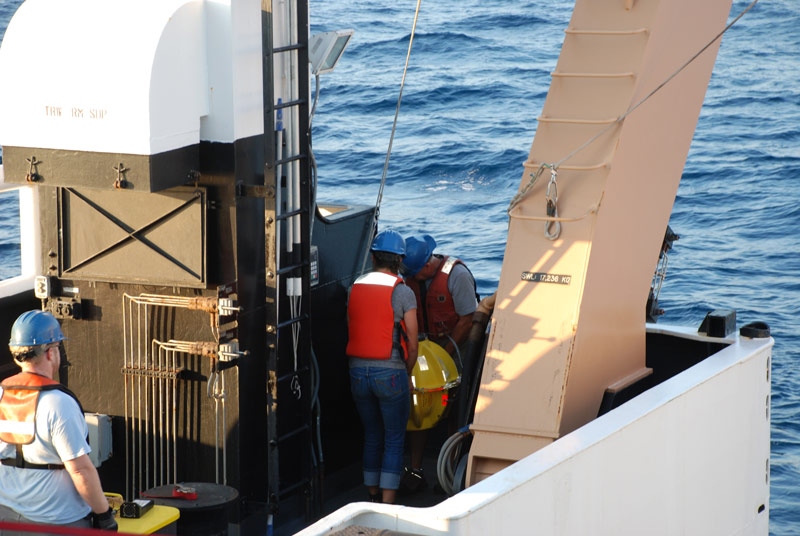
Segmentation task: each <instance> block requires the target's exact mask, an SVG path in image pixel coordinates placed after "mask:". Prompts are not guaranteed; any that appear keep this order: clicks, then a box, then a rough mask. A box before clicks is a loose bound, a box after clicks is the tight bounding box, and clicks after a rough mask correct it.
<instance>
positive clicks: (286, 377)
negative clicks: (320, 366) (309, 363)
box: [278, 367, 308, 383]
mask: <svg viewBox="0 0 800 536" xmlns="http://www.w3.org/2000/svg"><path fill="white" fill-rule="evenodd" d="M299 372H308V367H300V368H299V369H297V370H295V371H293V372H290V373H289V374H284V375H283V376H279V377H278V383H281V382H285V381H286V380H291V379H292V378H294V377H295V376H296V375H297V374H298V373H299Z"/></svg>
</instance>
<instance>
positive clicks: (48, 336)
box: [8, 311, 66, 346]
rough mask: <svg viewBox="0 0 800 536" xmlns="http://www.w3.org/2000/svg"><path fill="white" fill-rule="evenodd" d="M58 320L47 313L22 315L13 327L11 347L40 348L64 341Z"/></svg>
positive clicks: (34, 312)
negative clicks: (40, 346)
mask: <svg viewBox="0 0 800 536" xmlns="http://www.w3.org/2000/svg"><path fill="white" fill-rule="evenodd" d="M64 339H66V337H64V334H63V333H62V332H61V326H60V325H59V324H58V320H56V318H55V317H54V316H53V315H52V314H50V313H49V312H47V311H28V312H27V313H22V314H21V315H19V318H17V320H16V322H14V325H13V326H12V327H11V340H10V341H8V345H9V346H39V345H42V344H50V343H54V342H59V341H63V340H64Z"/></svg>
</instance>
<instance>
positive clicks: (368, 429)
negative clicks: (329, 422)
mask: <svg viewBox="0 0 800 536" xmlns="http://www.w3.org/2000/svg"><path fill="white" fill-rule="evenodd" d="M350 391H351V392H352V393H353V400H354V401H355V403H356V409H358V414H359V416H360V417H361V423H362V424H363V425H364V484H365V485H366V486H370V487H371V486H377V487H379V488H381V489H397V488H399V487H400V475H401V473H402V472H403V441H404V440H405V436H406V424H407V423H408V411H409V409H410V407H411V395H410V393H409V390H408V374H407V373H406V371H405V370H402V369H390V368H384V367H357V368H351V369H350Z"/></svg>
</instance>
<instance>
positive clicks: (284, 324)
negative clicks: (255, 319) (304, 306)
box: [277, 313, 308, 329]
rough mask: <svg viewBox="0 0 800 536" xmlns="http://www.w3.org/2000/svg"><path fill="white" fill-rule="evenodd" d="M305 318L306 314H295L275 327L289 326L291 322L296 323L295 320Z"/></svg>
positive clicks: (298, 320)
mask: <svg viewBox="0 0 800 536" xmlns="http://www.w3.org/2000/svg"><path fill="white" fill-rule="evenodd" d="M307 318H308V314H306V313H303V314H301V315H300V316H296V317H294V318H290V319H289V320H286V321H284V322H281V323H280V324H278V326H277V327H278V329H281V328H285V327H286V326H291V325H292V324H296V323H297V322H300V321H302V320H305V319H307Z"/></svg>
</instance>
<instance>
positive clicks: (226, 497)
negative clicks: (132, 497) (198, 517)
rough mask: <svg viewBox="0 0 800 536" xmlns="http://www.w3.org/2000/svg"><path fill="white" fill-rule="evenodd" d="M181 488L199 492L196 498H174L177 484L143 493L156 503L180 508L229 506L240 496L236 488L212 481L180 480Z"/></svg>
mask: <svg viewBox="0 0 800 536" xmlns="http://www.w3.org/2000/svg"><path fill="white" fill-rule="evenodd" d="M177 486H178V487H179V488H183V489H186V488H191V489H193V490H194V491H195V492H196V493H197V498H196V499H185V498H174V497H173V496H172V494H173V491H174V490H175V488H176V485H175V484H168V485H166V486H158V487H155V488H150V489H148V490H146V491H145V492H144V493H142V498H145V499H152V500H153V502H155V503H156V504H160V505H163V506H173V507H175V508H178V509H179V510H199V509H203V508H215V507H220V506H227V505H228V504H230V503H232V502H234V501H235V500H236V499H238V498H239V492H238V491H237V490H236V488H232V487H230V486H224V485H222V484H213V483H211V482H180V483H178V484H177Z"/></svg>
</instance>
